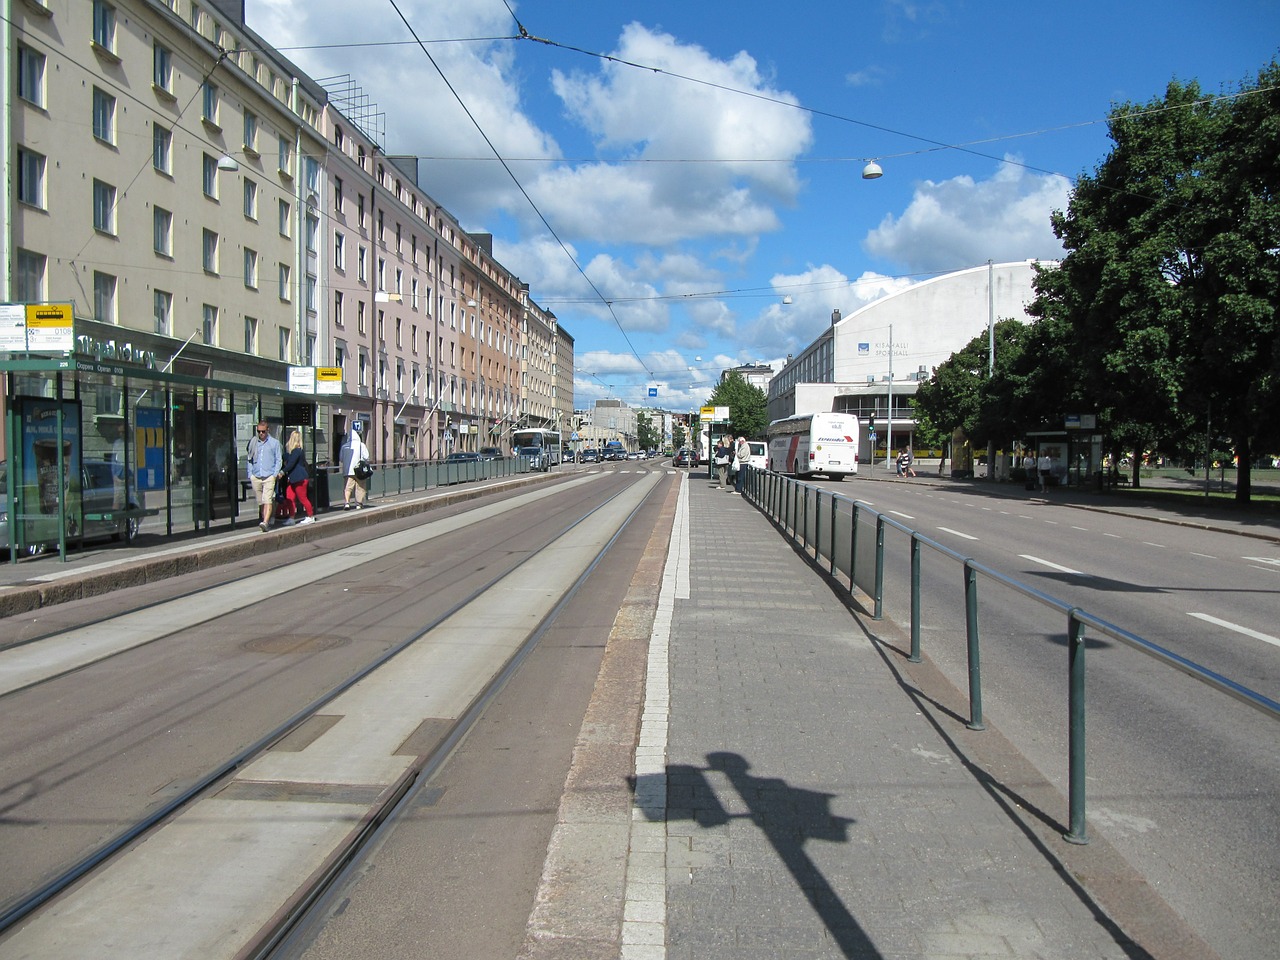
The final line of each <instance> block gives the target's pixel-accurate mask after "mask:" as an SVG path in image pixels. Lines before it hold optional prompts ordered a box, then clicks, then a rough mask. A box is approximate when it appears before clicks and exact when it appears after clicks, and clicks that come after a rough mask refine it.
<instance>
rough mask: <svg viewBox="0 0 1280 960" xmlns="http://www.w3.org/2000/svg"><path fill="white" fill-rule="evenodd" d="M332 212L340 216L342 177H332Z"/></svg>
mask: <svg viewBox="0 0 1280 960" xmlns="http://www.w3.org/2000/svg"><path fill="white" fill-rule="evenodd" d="M333 212H334V213H336V214H337V215H338V216H342V178H341V177H334V178H333Z"/></svg>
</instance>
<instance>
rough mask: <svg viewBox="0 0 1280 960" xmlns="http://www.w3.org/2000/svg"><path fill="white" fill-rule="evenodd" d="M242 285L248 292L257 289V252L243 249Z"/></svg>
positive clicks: (246, 248)
mask: <svg viewBox="0 0 1280 960" xmlns="http://www.w3.org/2000/svg"><path fill="white" fill-rule="evenodd" d="M244 285H245V286H246V287H248V288H249V289H250V290H257V289H258V251H257V250H250V249H249V248H248V247H245V248H244Z"/></svg>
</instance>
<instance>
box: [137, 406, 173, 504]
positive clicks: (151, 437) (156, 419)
mask: <svg viewBox="0 0 1280 960" xmlns="http://www.w3.org/2000/svg"><path fill="white" fill-rule="evenodd" d="M133 424H134V429H133V437H134V440H133V461H134V471H135V474H136V476H137V484H138V489H139V490H163V489H164V488H165V478H166V476H167V474H168V471H167V470H165V466H164V462H165V449H164V411H163V410H158V409H156V408H154V407H138V408H137V409H136V410H135V411H134V412H133Z"/></svg>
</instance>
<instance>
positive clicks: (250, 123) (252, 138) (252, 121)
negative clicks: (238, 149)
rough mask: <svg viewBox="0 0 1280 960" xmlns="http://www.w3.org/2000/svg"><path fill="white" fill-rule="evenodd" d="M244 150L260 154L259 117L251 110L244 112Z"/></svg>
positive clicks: (254, 154) (255, 154) (248, 152)
mask: <svg viewBox="0 0 1280 960" xmlns="http://www.w3.org/2000/svg"><path fill="white" fill-rule="evenodd" d="M244 152H245V153H247V154H250V155H252V156H257V154H258V117H257V115H256V114H255V113H253V112H252V111H250V110H246V111H245V112H244Z"/></svg>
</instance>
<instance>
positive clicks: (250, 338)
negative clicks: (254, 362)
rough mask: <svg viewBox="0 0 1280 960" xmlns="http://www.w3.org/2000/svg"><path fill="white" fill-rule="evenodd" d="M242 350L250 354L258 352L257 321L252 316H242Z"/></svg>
mask: <svg viewBox="0 0 1280 960" xmlns="http://www.w3.org/2000/svg"><path fill="white" fill-rule="evenodd" d="M244 352H245V353H247V354H249V355H251V356H252V355H253V354H255V353H257V352H258V321H257V320H255V319H254V318H253V317H245V318H244Z"/></svg>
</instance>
